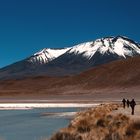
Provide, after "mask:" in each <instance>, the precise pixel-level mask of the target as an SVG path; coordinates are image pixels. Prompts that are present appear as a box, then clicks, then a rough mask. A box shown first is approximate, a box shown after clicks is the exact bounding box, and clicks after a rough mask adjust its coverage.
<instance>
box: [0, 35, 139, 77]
mask: <svg viewBox="0 0 140 140" xmlns="http://www.w3.org/2000/svg"><path fill="white" fill-rule="evenodd" d="M138 55H140V45H139V43H137V42H135V41H133V40H131V39H129V38H127V37H124V36H117V37H105V38H101V39H97V40H95V41H91V42H86V43H82V44H79V45H76V46H73V47H69V48H63V49H50V48H45V49H43V50H41V51H39V52H37V53H35V54H33V55H32V56H30V57H29V58H27V59H25V60H22V61H20V62H16V63H14V64H12V65H9V66H7V67H4V68H2V69H0V79H10V78H23V77H27V76H37V75H49V76H66V75H75V74H78V73H81V72H82V71H84V70H88V69H90V68H92V67H94V66H97V65H101V64H105V63H109V62H111V61H114V60H118V59H126V58H129V57H133V56H138Z"/></svg>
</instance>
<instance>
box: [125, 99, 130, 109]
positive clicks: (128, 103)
mask: <svg viewBox="0 0 140 140" xmlns="http://www.w3.org/2000/svg"><path fill="white" fill-rule="evenodd" d="M126 103H127V107H128V108H129V105H130V101H129V100H128V99H127V101H126Z"/></svg>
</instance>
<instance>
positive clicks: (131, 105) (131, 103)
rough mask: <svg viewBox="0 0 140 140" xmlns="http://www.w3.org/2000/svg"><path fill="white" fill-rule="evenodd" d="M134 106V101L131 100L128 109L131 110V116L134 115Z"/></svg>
mask: <svg viewBox="0 0 140 140" xmlns="http://www.w3.org/2000/svg"><path fill="white" fill-rule="evenodd" d="M135 105H136V102H135V100H134V99H132V101H131V102H130V107H131V109H132V115H134V110H135Z"/></svg>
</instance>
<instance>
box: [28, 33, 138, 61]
mask: <svg viewBox="0 0 140 140" xmlns="http://www.w3.org/2000/svg"><path fill="white" fill-rule="evenodd" d="M66 52H67V53H69V54H72V53H73V54H75V55H83V57H85V58H87V59H91V58H92V57H93V56H94V54H95V53H97V52H99V53H101V54H102V55H104V54H106V53H112V54H115V55H118V56H119V57H124V58H126V57H127V56H133V55H134V54H140V46H139V44H138V43H136V42H135V41H133V40H131V39H129V38H128V37H125V36H120V35H118V36H116V37H113V36H111V37H104V38H101V39H96V40H95V41H91V42H85V43H81V44H78V45H75V46H73V47H69V48H61V49H60V48H55V49H51V48H44V49H42V50H41V51H39V52H37V53H35V54H34V55H33V56H31V57H30V58H29V61H30V62H32V63H36V64H46V63H48V62H50V61H52V60H54V59H56V58H58V57H60V56H61V55H63V54H65V53H66Z"/></svg>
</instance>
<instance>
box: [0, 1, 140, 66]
mask: <svg viewBox="0 0 140 140" xmlns="http://www.w3.org/2000/svg"><path fill="white" fill-rule="evenodd" d="M116 35H124V36H128V37H129V38H131V39H134V40H135V41H137V42H140V0H0V67H3V66H6V65H8V64H11V63H13V62H16V61H19V60H21V59H24V58H26V57H28V56H30V55H32V54H33V53H35V52H37V51H38V50H40V49H43V48H59V47H61V48H62V47H69V46H72V45H76V44H78V43H82V42H86V41H91V40H95V39H97V38H101V37H105V36H116Z"/></svg>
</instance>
